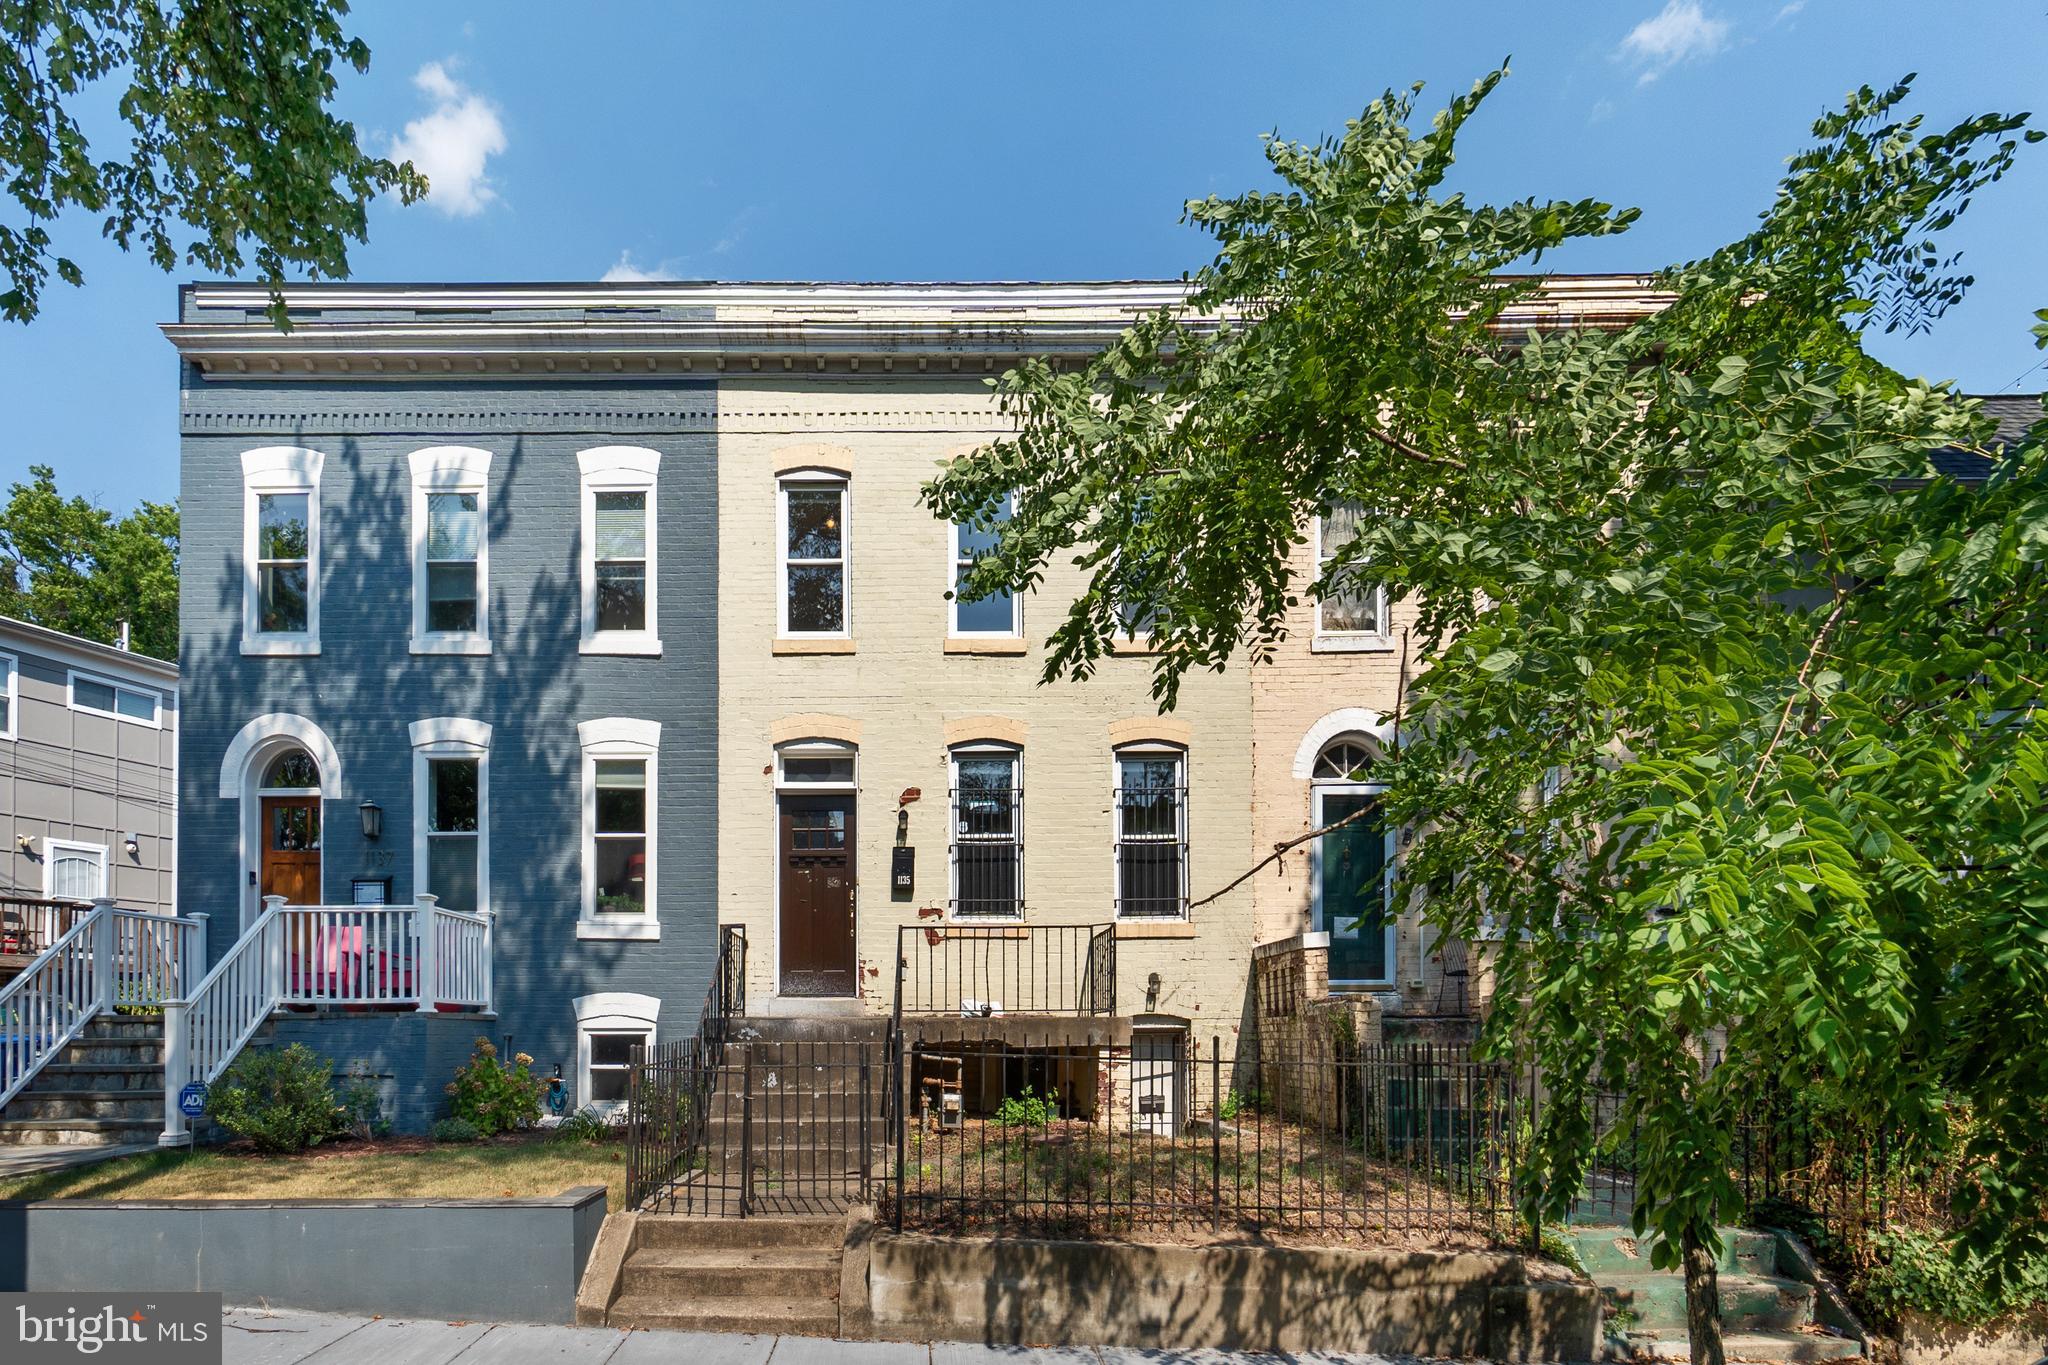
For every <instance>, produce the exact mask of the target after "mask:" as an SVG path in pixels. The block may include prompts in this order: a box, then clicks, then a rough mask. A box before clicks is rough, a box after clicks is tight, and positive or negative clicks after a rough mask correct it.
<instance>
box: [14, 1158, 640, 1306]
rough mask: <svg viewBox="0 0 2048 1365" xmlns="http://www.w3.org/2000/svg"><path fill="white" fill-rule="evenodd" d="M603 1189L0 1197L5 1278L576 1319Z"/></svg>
mask: <svg viewBox="0 0 2048 1365" xmlns="http://www.w3.org/2000/svg"><path fill="white" fill-rule="evenodd" d="M604 1213H605V1191H604V1187H603V1186H601V1185H580V1186H578V1187H576V1188H575V1189H572V1190H568V1191H566V1192H564V1193H562V1194H559V1195H556V1196H555V1197H554V1198H551V1199H331V1200H317V1199H316V1200H300V1201H293V1202H275V1203H273V1202H255V1201H248V1202H242V1201H234V1202H229V1201H210V1200H168V1201H163V1202H150V1203H98V1202H89V1201H85V1200H77V1201H71V1200H47V1201H44V1202H40V1203H33V1204H26V1203H0V1290H7V1291H19V1290H43V1289H54V1290H100V1289H122V1290H138V1291H149V1290H155V1291H173V1290H204V1291H209V1292H217V1293H220V1294H222V1295H224V1296H225V1297H226V1299H227V1301H228V1302H229V1303H257V1302H262V1303H267V1304H271V1305H273V1306H280V1307H291V1308H304V1309H309V1310H313V1311H316V1312H326V1313H382V1314H384V1315H386V1316H387V1317H427V1318H444V1319H453V1318H471V1319H479V1320H489V1321H500V1322H574V1321H575V1320H576V1286H577V1282H578V1280H579V1279H580V1278H581V1276H582V1274H583V1266H584V1263H585V1262H586V1261H588V1260H589V1259H590V1253H591V1248H592V1247H593V1246H594V1245H595V1244H596V1241H597V1234H598V1229H599V1228H600V1227H601V1226H602V1225H603V1223H604Z"/></svg>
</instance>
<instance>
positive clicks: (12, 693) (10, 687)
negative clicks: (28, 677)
mask: <svg viewBox="0 0 2048 1365" xmlns="http://www.w3.org/2000/svg"><path fill="white" fill-rule="evenodd" d="M0 668H4V669H5V670H6V671H7V694H6V696H4V697H0V704H4V705H5V706H6V708H7V714H6V716H5V717H0V739H13V738H14V735H15V727H16V726H18V725H20V724H21V715H20V712H21V665H20V663H19V662H18V661H17V660H16V659H15V657H14V656H13V655H12V654H0Z"/></svg>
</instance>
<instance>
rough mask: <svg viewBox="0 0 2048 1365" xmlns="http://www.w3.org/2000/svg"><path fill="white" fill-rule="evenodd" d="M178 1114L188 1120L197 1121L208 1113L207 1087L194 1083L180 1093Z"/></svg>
mask: <svg viewBox="0 0 2048 1365" xmlns="http://www.w3.org/2000/svg"><path fill="white" fill-rule="evenodd" d="M178 1112H179V1113H181V1114H183V1115H184V1116H185V1117H186V1118H188V1119H196V1118H200V1117H202V1116H204V1115H205V1113H206V1087H205V1086H204V1085H202V1084H201V1083H199V1082H198V1081H193V1082H192V1083H191V1084H190V1085H187V1086H186V1087H185V1088H184V1089H183V1090H180V1091H179V1092H178Z"/></svg>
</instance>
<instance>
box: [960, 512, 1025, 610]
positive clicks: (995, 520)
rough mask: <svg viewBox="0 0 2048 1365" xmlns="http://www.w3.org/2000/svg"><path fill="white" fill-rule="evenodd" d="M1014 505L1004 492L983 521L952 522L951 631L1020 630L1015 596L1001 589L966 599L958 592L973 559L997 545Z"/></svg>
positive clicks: (971, 565) (972, 565)
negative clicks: (975, 599) (998, 537)
mask: <svg viewBox="0 0 2048 1365" xmlns="http://www.w3.org/2000/svg"><path fill="white" fill-rule="evenodd" d="M1013 508H1014V503H1013V501H1012V499H1011V498H1010V497H1009V496H1008V495H1007V494H1006V495H1004V497H1003V500H1002V502H1001V503H999V504H998V505H997V506H996V507H995V509H994V511H993V514H992V515H991V516H990V517H989V518H988V519H987V520H986V522H966V523H955V524H954V526H953V534H952V541H953V623H952V624H953V634H954V635H956V636H964V637H968V638H974V637H984V638H987V637H993V638H1013V637H1015V636H1016V635H1017V634H1018V633H1019V629H1020V628H1019V625H1018V622H1017V599H1016V597H1015V596H1014V595H1012V594H1010V593H1007V592H1003V593H993V594H991V595H990V596H987V597H984V598H981V599H979V600H977V601H973V602H969V601H967V600H965V599H964V598H962V597H961V596H960V585H961V584H962V583H964V582H966V581H967V574H968V571H969V570H971V569H972V568H973V567H974V561H975V560H977V559H979V558H980V557H981V556H983V555H985V554H988V553H989V552H990V551H992V550H994V549H995V547H996V538H997V536H998V535H1000V534H1001V529H1002V524H1003V523H1004V522H1006V521H1008V520H1009V519H1010V514H1011V511H1012V510H1013Z"/></svg>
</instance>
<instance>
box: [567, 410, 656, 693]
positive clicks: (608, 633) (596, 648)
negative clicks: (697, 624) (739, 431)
mask: <svg viewBox="0 0 2048 1365" xmlns="http://www.w3.org/2000/svg"><path fill="white" fill-rule="evenodd" d="M576 466H577V469H578V471H579V472H580V475H581V480H582V494H581V501H582V506H583V513H582V522H583V535H582V543H581V548H580V549H579V551H578V557H579V558H580V559H581V561H582V565H583V636H582V640H581V643H580V645H579V648H580V649H581V651H582V652H583V653H585V654H645V655H658V654H660V653H661V615H660V612H659V587H660V583H661V557H660V553H659V551H658V549H657V547H656V545H655V531H656V529H657V528H658V527H659V526H660V524H661V518H659V517H657V516H656V515H655V514H654V503H655V488H656V484H657V479H658V476H659V475H660V472H661V452H660V451H658V450H648V449H647V448H646V447H644V446H598V447H595V448H594V449H591V450H584V451H579V452H578V453H577V455H576ZM599 493H645V494H646V495H647V628H646V629H645V630H599V629H598V628H597V495H598V494H599Z"/></svg>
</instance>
